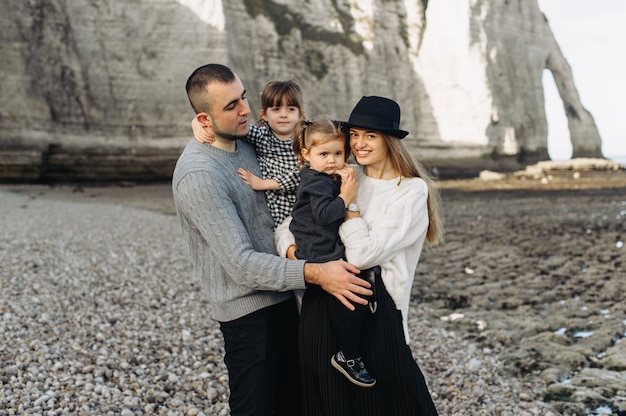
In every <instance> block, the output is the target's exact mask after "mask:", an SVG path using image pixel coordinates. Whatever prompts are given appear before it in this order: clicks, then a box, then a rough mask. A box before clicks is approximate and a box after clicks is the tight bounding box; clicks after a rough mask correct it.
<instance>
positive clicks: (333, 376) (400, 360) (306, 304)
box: [299, 277, 437, 416]
mask: <svg viewBox="0 0 626 416" xmlns="http://www.w3.org/2000/svg"><path fill="white" fill-rule="evenodd" d="M376 297H377V301H378V309H377V310H376V313H374V314H369V315H368V317H367V318H366V322H365V326H364V330H363V333H362V334H361V353H362V357H363V361H364V363H365V366H366V368H367V370H368V371H369V373H370V374H371V375H372V376H373V377H375V378H376V385H375V386H373V387H359V386H356V385H354V384H352V383H350V382H349V381H348V380H347V379H346V378H345V377H344V376H343V375H342V374H341V373H339V372H338V371H337V370H336V369H335V368H334V367H333V366H332V365H331V363H330V358H331V356H332V355H333V354H335V353H336V352H337V351H339V349H340V340H339V329H340V327H339V324H340V319H341V311H342V308H345V306H343V305H342V304H341V302H339V301H338V300H337V299H336V298H335V297H333V296H331V295H329V294H328V293H327V292H325V291H324V290H322V289H321V288H320V287H319V286H314V285H312V286H309V288H307V290H306V292H305V294H304V299H303V303H302V313H301V316H300V326H299V362H300V367H301V373H302V385H303V389H304V390H303V393H304V415H306V416H368V415H369V416H383V415H384V416H422V415H424V416H426V415H428V416H430V415H437V410H436V409H435V406H434V404H433V401H432V399H431V397H430V393H429V391H428V387H427V386H426V382H425V380H424V376H423V375H422V372H421V370H420V369H419V367H418V365H417V363H416V362H415V360H414V358H413V355H412V353H411V350H410V348H409V346H408V345H406V341H405V338H404V330H403V328H402V315H401V313H400V311H398V310H397V309H396V306H395V304H394V302H393V300H392V299H391V297H390V295H389V293H388V292H387V290H386V288H385V285H384V284H383V282H382V279H381V278H380V277H378V278H377V279H376Z"/></svg>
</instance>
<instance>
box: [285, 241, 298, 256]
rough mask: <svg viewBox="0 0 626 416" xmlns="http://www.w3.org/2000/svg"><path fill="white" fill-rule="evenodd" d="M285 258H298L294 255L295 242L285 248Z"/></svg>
mask: <svg viewBox="0 0 626 416" xmlns="http://www.w3.org/2000/svg"><path fill="white" fill-rule="evenodd" d="M287 258H288V259H289V260H298V258H297V257H296V246H295V244H292V245H290V246H289V247H288V248H287Z"/></svg>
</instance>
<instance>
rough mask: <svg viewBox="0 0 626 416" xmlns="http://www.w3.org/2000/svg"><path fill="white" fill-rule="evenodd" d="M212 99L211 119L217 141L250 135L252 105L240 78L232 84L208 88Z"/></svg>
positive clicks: (209, 86) (211, 85)
mask: <svg viewBox="0 0 626 416" xmlns="http://www.w3.org/2000/svg"><path fill="white" fill-rule="evenodd" d="M207 92H208V94H209V95H210V96H211V98H212V102H213V106H212V109H211V110H212V111H211V114H210V115H209V118H210V119H211V122H212V126H211V129H212V130H213V134H215V136H216V139H219V138H222V139H225V140H231V141H234V140H237V139H240V138H242V137H246V135H247V134H248V130H249V126H248V115H249V114H250V105H249V104H248V99H247V98H246V90H245V89H244V88H243V84H242V83H241V80H240V79H239V78H238V77H235V80H234V81H233V82H231V83H230V84H221V83H213V84H209V85H208V86H207Z"/></svg>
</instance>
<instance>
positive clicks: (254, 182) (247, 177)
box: [237, 168, 264, 191]
mask: <svg viewBox="0 0 626 416" xmlns="http://www.w3.org/2000/svg"><path fill="white" fill-rule="evenodd" d="M237 174H238V175H239V177H240V178H241V180H242V181H244V182H245V183H247V184H248V186H249V187H250V188H252V189H254V190H255V191H261V190H264V189H263V188H262V181H263V179H261V178H259V177H258V176H256V175H255V174H254V173H252V172H250V171H249V170H246V169H244V168H239V169H237Z"/></svg>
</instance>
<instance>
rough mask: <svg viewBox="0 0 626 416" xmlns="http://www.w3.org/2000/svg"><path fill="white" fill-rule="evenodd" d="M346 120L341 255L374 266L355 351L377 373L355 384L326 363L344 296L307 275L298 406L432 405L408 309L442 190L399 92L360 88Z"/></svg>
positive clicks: (419, 409)
mask: <svg viewBox="0 0 626 416" xmlns="http://www.w3.org/2000/svg"><path fill="white" fill-rule="evenodd" d="M346 125H347V128H349V139H350V147H351V150H352V153H353V155H354V157H355V159H356V161H357V163H358V166H357V168H356V171H355V174H356V177H357V179H358V182H359V187H358V191H357V195H356V198H355V200H352V201H349V202H350V205H349V209H348V210H347V211H346V217H345V222H344V223H343V224H342V225H341V227H340V229H339V233H340V236H341V239H342V241H343V243H344V245H345V250H346V257H347V260H348V261H349V262H351V263H352V264H354V265H356V266H357V267H359V268H360V269H361V270H362V273H361V274H362V275H367V274H372V272H373V274H375V275H376V277H375V295H374V297H375V299H372V302H371V303H372V305H373V306H374V307H373V308H372V310H373V311H375V312H374V313H372V314H370V315H369V316H368V319H367V321H366V323H365V328H364V331H363V334H362V337H361V351H362V353H363V359H364V360H365V361H366V362H367V363H368V370H369V371H370V372H371V374H372V376H373V377H376V380H377V383H376V385H375V386H373V387H371V388H368V389H364V388H360V387H357V386H354V385H353V384H351V383H349V382H347V381H346V380H345V378H344V377H342V376H341V374H339V373H338V372H337V371H334V370H333V369H332V367H331V366H330V365H328V363H329V362H330V360H331V356H332V355H333V354H334V352H335V351H336V349H337V346H338V345H339V335H338V334H339V328H338V327H337V326H336V325H335V324H334V322H337V321H338V319H336V317H337V316H338V315H339V314H340V313H341V310H342V309H341V308H344V306H343V305H341V303H340V302H338V301H337V299H335V298H334V297H332V296H330V295H328V294H327V293H326V292H324V291H323V290H321V289H320V288H319V287H317V286H315V285H310V286H309V287H308V288H307V290H306V293H305V295H304V300H303V305H302V313H301V317H300V330H299V348H300V351H299V360H300V364H301V371H302V374H303V384H304V390H303V392H304V403H305V409H304V414H305V415H311V416H312V415H315V416H320V415H332V416H338V415H340V416H349V415H350V416H351V415H436V414H437V411H436V409H435V406H434V404H433V402H432V399H431V397H430V393H429V392H428V388H427V386H426V383H425V381H424V377H423V375H422V373H421V371H420V369H419V367H418V365H417V363H416V362H415V360H414V359H413V356H412V354H411V350H410V348H409V346H408V342H409V333H408V326H407V314H408V306H409V300H410V295H411V285H412V283H413V276H414V274H415V269H416V267H417V263H418V260H419V256H420V253H421V250H422V246H423V244H424V241H425V240H426V241H428V242H429V243H431V244H436V243H437V242H439V241H440V240H441V239H442V237H443V229H442V226H441V222H440V220H439V216H438V212H437V209H438V208H437V207H438V194H437V191H436V190H435V189H434V188H433V187H432V186H431V181H430V179H429V178H428V176H427V175H425V174H424V170H423V168H422V167H421V166H420V165H419V164H417V163H416V162H414V161H413V160H412V158H411V157H410V155H409V154H408V152H407V151H406V149H405V147H404V145H403V144H402V142H401V139H403V138H404V137H405V136H406V135H407V134H408V132H406V131H404V130H400V129H399V126H400V108H399V106H398V104H397V103H396V102H395V101H393V100H390V99H387V98H383V97H375V96H370V97H363V98H361V100H360V101H359V103H358V104H357V105H356V106H355V108H354V110H353V111H352V113H351V114H350V118H349V120H348V122H347V123H346ZM284 230H285V227H280V230H279V231H278V232H277V236H276V242H277V246H278V249H279V250H280V251H279V252H281V253H286V252H287V253H292V252H293V247H291V248H290V250H287V245H288V243H287V241H289V240H288V237H287V235H286V234H285V233H284ZM375 266H380V268H379V269H378V268H376V267H375ZM368 269H369V270H368ZM376 270H380V272H376Z"/></svg>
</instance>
